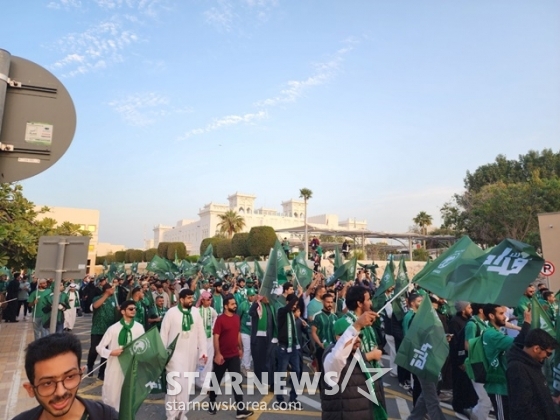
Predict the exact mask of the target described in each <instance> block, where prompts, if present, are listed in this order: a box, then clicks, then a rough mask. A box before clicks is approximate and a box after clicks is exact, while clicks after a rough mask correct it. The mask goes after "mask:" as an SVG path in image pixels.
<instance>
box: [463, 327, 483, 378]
mask: <svg viewBox="0 0 560 420" xmlns="http://www.w3.org/2000/svg"><path fill="white" fill-rule="evenodd" d="M483 335H484V332H483V333H482V334H480V335H479V336H478V337H475V338H471V339H470V340H469V355H468V357H467V358H466V360H465V371H466V372H467V376H468V377H469V378H470V379H471V380H472V381H475V382H478V383H480V384H484V383H486V377H487V373H488V360H486V355H485V354H484V345H483V343H482V336H483Z"/></svg>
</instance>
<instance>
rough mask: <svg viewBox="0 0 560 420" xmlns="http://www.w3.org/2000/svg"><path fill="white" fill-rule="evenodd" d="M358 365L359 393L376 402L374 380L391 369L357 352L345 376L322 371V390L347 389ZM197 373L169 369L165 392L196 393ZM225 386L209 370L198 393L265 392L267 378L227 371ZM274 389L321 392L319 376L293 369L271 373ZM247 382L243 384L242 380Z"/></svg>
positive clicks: (331, 392) (333, 392)
mask: <svg viewBox="0 0 560 420" xmlns="http://www.w3.org/2000/svg"><path fill="white" fill-rule="evenodd" d="M356 364H358V366H359V368H360V369H361V371H362V372H363V373H364V374H365V376H366V378H367V379H366V386H367V391H365V390H363V389H361V388H358V392H359V393H360V394H361V395H363V396H364V397H365V398H367V399H368V400H370V401H371V402H373V403H374V404H376V405H379V402H378V400H377V397H376V395H375V392H374V383H375V381H377V380H379V379H381V378H382V377H383V376H384V375H385V374H387V373H388V372H390V371H391V369H390V368H374V367H368V366H367V364H366V363H365V362H364V359H363V357H362V354H361V353H360V352H356V353H354V356H353V357H352V358H351V360H350V361H349V364H348V369H347V370H346V374H345V375H344V377H341V378H339V376H340V374H339V373H337V372H324V374H323V376H324V380H325V382H326V383H327V385H328V386H327V387H325V390H324V393H325V394H326V395H336V394H338V393H342V392H344V391H345V390H346V387H347V386H348V381H349V380H350V377H351V375H352V372H353V371H354V369H355V368H356ZM199 376H200V372H198V371H197V372H168V373H167V375H166V380H167V394H168V395H170V396H175V395H179V394H180V393H181V392H182V391H183V386H185V385H186V386H187V389H188V390H189V395H195V394H196V392H195V386H194V384H195V379H196V378H199ZM226 378H227V379H226V380H225V383H224V386H223V387H221V386H220V384H219V383H218V380H217V378H216V375H215V374H214V372H211V373H209V374H208V375H207V376H206V377H205V378H204V382H203V385H202V388H201V395H206V392H207V391H214V392H215V393H216V395H230V396H231V395H235V394H240V395H255V394H256V393H259V394H260V395H266V394H268V390H269V385H268V384H269V381H268V379H269V378H268V373H266V372H264V373H263V374H262V380H259V378H257V376H256V375H255V374H254V373H253V372H248V373H247V378H246V381H245V378H244V377H243V375H241V374H240V373H236V372H228V373H227V375H226ZM272 379H273V382H272V383H273V384H274V385H273V390H274V395H288V390H287V389H286V386H287V385H288V383H289V382H291V385H292V387H293V388H294V389H295V391H296V394H297V395H302V394H304V393H307V394H308V395H316V394H319V393H320V390H319V381H320V375H312V374H310V373H309V372H303V373H301V374H300V375H297V374H296V373H294V372H274V375H273V378H272ZM185 380H186V381H185ZM245 382H246V383H245ZM152 386H155V384H153V383H148V384H146V387H152Z"/></svg>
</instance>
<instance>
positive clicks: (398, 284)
mask: <svg viewBox="0 0 560 420" xmlns="http://www.w3.org/2000/svg"><path fill="white" fill-rule="evenodd" d="M408 283H409V279H408V273H407V269H406V263H405V262H404V256H403V257H402V258H401V260H400V261H399V271H398V273H397V279H396V281H395V293H399V292H400V291H401V290H402V289H404V288H405V287H408Z"/></svg>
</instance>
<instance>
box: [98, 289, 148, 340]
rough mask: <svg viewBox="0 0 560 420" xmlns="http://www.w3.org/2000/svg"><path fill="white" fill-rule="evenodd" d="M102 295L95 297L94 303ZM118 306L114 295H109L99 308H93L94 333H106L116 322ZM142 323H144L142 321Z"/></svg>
mask: <svg viewBox="0 0 560 420" xmlns="http://www.w3.org/2000/svg"><path fill="white" fill-rule="evenodd" d="M102 296H103V295H101V296H96V297H94V298H93V302H92V303H95V302H97V301H98V300H99V299H101V298H102ZM116 308H117V304H116V303H115V299H113V296H109V297H107V299H105V301H104V302H103V303H102V304H101V306H100V307H99V308H97V309H95V308H94V309H93V317H92V319H91V334H92V335H103V334H105V331H107V329H108V328H109V327H110V326H111V325H113V324H114V323H115V321H116V319H115V311H116ZM142 325H144V324H143V323H142Z"/></svg>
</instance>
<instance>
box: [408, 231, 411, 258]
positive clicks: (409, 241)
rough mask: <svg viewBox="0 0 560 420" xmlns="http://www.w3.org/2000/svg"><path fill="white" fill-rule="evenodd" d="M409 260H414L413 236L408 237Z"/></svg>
mask: <svg viewBox="0 0 560 420" xmlns="http://www.w3.org/2000/svg"><path fill="white" fill-rule="evenodd" d="M408 260H409V261H412V236H409V237H408Z"/></svg>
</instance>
